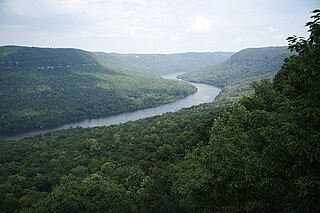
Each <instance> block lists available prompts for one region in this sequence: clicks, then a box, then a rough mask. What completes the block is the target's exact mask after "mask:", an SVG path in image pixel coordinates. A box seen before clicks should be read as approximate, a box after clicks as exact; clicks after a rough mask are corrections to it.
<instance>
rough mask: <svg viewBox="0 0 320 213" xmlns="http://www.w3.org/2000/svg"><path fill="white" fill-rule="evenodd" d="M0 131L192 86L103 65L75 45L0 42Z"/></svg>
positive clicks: (153, 100)
mask: <svg viewBox="0 0 320 213" xmlns="http://www.w3.org/2000/svg"><path fill="white" fill-rule="evenodd" d="M0 66H1V73H0V103H1V104H0V114H1V119H0V134H6V133H13V132H18V131H22V130H30V129H34V128H43V127H48V126H55V125H59V124H62V123H66V122H71V121H77V120H81V119H84V118H94V117H100V116H105V115H110V114H114V113H119V112H124V111H132V110H135V109H141V108H146V107H151V106H156V105H161V104H164V103H168V102H173V101H176V100H178V99H181V98H183V97H185V96H187V95H188V94H190V93H193V92H195V88H194V87H193V86H191V85H188V84H186V83H182V82H174V81H169V80H164V79H161V78H155V77H151V76H148V75H142V74H139V73H135V72H132V71H128V70H125V69H120V68H116V67H113V66H105V65H104V66H102V65H101V64H100V63H99V62H98V61H97V60H96V59H95V56H94V55H93V54H92V53H90V52H86V51H82V50H76V49H50V48H35V47H16V46H4V47H0Z"/></svg>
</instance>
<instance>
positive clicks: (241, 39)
mask: <svg viewBox="0 0 320 213" xmlns="http://www.w3.org/2000/svg"><path fill="white" fill-rule="evenodd" d="M236 41H237V42H245V43H247V42H258V41H259V39H258V38H257V37H243V38H237V39H236Z"/></svg>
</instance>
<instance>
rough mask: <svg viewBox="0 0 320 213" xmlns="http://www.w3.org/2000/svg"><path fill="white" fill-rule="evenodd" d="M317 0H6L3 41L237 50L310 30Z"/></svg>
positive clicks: (1, 12)
mask: <svg viewBox="0 0 320 213" xmlns="http://www.w3.org/2000/svg"><path fill="white" fill-rule="evenodd" d="M316 3H317V2H316V0H307V1H298V0H291V1H289V0H281V1H275V0H272V1H267V0H257V1H253V0H244V1H234V0H226V1H219V0H203V1H196V0H190V1H182V0H173V1H169V0H149V1H147V0H131V1H130V0H106V1H103V0H87V1H86V0H66V1H58V0H42V1H41V0H30V1H21V0H20V1H19V0H0V41H1V43H0V45H1V46H4V45H17V46H35V47H49V48H50V47H51V48H76V49H83V50H87V51H94V52H107V53H111V52H114V53H140V54H143V53H146V54H148V53H160V54H167V53H185V52H237V51H240V50H242V49H245V48H251V47H267V46H286V45H287V41H286V38H287V37H288V36H291V35H294V34H295V35H298V36H305V37H307V36H308V34H307V33H306V28H305V27H304V24H305V23H306V22H307V21H308V20H309V17H310V15H311V13H310V11H312V10H313V9H315V8H316V6H318V5H316Z"/></svg>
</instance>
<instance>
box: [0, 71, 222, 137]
mask: <svg viewBox="0 0 320 213" xmlns="http://www.w3.org/2000/svg"><path fill="white" fill-rule="evenodd" d="M180 74H182V73H173V74H169V75H164V76H162V77H163V78H165V79H172V80H178V79H177V76H178V75H180ZM179 81H181V80H179ZM190 84H192V85H194V86H196V87H197V89H198V91H197V92H196V93H194V94H192V95H189V96H187V97H186V98H184V99H182V100H179V101H176V102H174V103H170V104H165V105H161V106H158V107H152V108H148V109H141V110H137V111H134V112H125V113H120V114H117V115H110V116H107V117H103V118H95V119H85V120H83V121H80V122H75V123H69V124H64V125H61V126H58V127H54V128H48V129H41V130H35V131H30V132H26V133H20V134H15V135H13V136H9V137H3V138H1V139H4V140H19V139H22V138H27V137H33V136H36V135H40V134H44V133H46V132H52V131H56V130H61V129H68V128H70V127H83V128H87V127H95V126H110V125H113V124H120V123H126V122H128V121H134V120H138V119H141V118H147V117H151V116H155V115H161V114H163V113H166V112H175V111H177V110H179V109H182V108H188V107H192V106H195V105H199V104H202V103H208V102H212V101H213V100H214V98H215V97H216V96H217V95H218V94H219V92H220V89H219V88H217V87H214V86H210V85H207V84H198V83H190Z"/></svg>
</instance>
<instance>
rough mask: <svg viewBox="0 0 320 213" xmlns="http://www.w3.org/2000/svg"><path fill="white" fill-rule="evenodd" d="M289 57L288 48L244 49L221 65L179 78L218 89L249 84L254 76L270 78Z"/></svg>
mask: <svg viewBox="0 0 320 213" xmlns="http://www.w3.org/2000/svg"><path fill="white" fill-rule="evenodd" d="M290 55H291V53H290V51H289V50H288V47H264V48H249V49H244V50H241V51H239V52H237V53H235V54H234V55H232V56H231V58H229V59H228V60H226V61H225V62H223V63H221V64H218V65H212V66H208V67H204V68H201V69H199V70H195V71H193V72H190V73H187V74H184V75H181V78H183V79H185V80H188V81H194V82H203V83H207V84H213V85H216V86H218V87H224V86H226V85H229V84H230V83H231V82H232V83H234V82H248V81H249V82H250V79H251V78H254V77H256V76H264V77H265V78H271V77H273V76H274V75H275V74H276V72H277V71H278V70H279V69H280V67H281V66H282V64H283V61H284V59H285V58H288V57H289V56H290ZM235 79H236V81H235Z"/></svg>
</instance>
